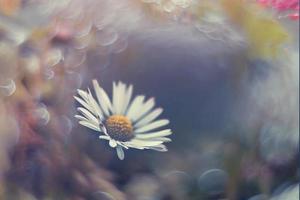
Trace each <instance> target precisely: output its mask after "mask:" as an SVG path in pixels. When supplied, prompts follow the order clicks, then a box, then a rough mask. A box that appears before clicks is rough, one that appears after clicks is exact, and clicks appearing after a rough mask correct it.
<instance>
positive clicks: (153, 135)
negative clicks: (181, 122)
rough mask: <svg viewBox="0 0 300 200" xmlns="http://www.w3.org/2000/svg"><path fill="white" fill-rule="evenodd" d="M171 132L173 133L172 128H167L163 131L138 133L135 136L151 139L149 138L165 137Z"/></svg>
mask: <svg viewBox="0 0 300 200" xmlns="http://www.w3.org/2000/svg"><path fill="white" fill-rule="evenodd" d="M171 134H172V131H171V129H165V130H162V131H156V132H152V133H143V134H136V135H135V137H136V138H138V139H149V138H156V137H165V136H168V135H171Z"/></svg>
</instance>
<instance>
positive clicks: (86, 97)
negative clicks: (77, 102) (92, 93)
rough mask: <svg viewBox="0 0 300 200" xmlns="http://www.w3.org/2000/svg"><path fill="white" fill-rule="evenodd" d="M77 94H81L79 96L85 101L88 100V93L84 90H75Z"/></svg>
mask: <svg viewBox="0 0 300 200" xmlns="http://www.w3.org/2000/svg"><path fill="white" fill-rule="evenodd" d="M77 92H78V94H79V95H80V96H81V98H82V99H83V100H85V101H88V99H89V98H88V94H87V92H86V91H83V90H79V89H78V90H77Z"/></svg>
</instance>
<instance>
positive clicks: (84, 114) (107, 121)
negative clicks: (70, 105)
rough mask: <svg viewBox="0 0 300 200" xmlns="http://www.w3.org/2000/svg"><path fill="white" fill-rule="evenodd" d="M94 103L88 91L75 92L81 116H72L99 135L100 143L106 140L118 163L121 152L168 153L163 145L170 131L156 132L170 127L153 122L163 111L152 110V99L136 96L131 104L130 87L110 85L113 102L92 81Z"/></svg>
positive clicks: (121, 156)
mask: <svg viewBox="0 0 300 200" xmlns="http://www.w3.org/2000/svg"><path fill="white" fill-rule="evenodd" d="M93 85H94V90H95V94H96V96H97V100H98V101H97V100H95V98H94V97H93V96H92V94H91V92H90V90H89V89H88V91H83V90H78V94H79V97H77V96H75V97H74V98H75V99H76V100H77V101H78V102H79V103H80V104H81V105H82V107H78V111H79V112H80V113H81V115H75V117H76V118H77V119H79V124H81V125H83V126H86V127H88V128H90V129H93V130H96V131H99V132H101V133H102V134H101V135H100V136H99V138H100V139H104V140H108V141H109V145H110V146H111V147H112V148H116V150H117V155H118V157H119V159H121V160H123V159H124V151H123V148H125V149H129V148H136V149H153V150H156V151H167V148H166V146H165V145H164V144H163V143H164V142H170V141H171V139H170V138H168V137H166V136H169V135H171V134H172V131H171V130H170V129H163V130H157V129H159V128H161V127H163V126H166V125H167V124H169V120H167V119H160V120H155V119H156V118H157V117H158V116H159V115H160V114H161V113H162V111H163V109H162V108H155V109H154V105H155V102H154V98H150V99H148V100H147V101H144V100H145V96H143V95H139V96H136V97H135V98H133V100H132V101H131V96H132V91H133V86H132V85H129V86H127V85H126V84H124V83H122V82H118V83H115V82H114V83H113V94H112V96H113V97H112V102H111V101H110V99H109V97H108V95H107V94H106V92H105V91H104V89H103V88H101V87H100V86H99V84H98V82H97V81H96V80H93Z"/></svg>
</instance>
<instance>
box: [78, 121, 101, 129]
mask: <svg viewBox="0 0 300 200" xmlns="http://www.w3.org/2000/svg"><path fill="white" fill-rule="evenodd" d="M78 123H79V124H81V125H82V126H86V127H88V128H90V129H93V130H95V131H100V129H99V127H97V126H95V125H94V124H92V123H89V122H87V121H79V122H78Z"/></svg>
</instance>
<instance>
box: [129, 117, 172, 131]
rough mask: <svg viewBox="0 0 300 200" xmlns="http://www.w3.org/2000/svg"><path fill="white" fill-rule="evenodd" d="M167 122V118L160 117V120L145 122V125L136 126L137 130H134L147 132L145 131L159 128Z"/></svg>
mask: <svg viewBox="0 0 300 200" xmlns="http://www.w3.org/2000/svg"><path fill="white" fill-rule="evenodd" d="M167 124H169V120H167V119H161V120H157V121H154V122H152V123H150V124H147V125H145V126H142V127H140V128H138V129H137V130H135V132H136V133H143V132H147V131H150V130H153V129H156V128H159V127H161V126H165V125H167Z"/></svg>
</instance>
